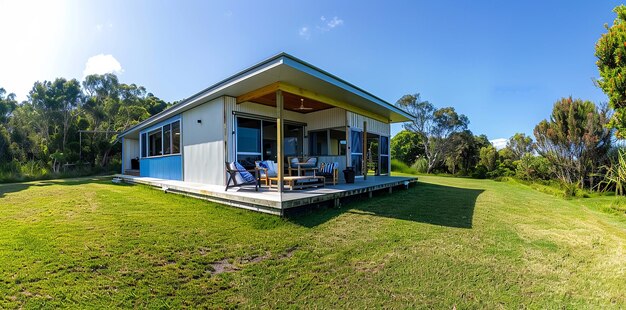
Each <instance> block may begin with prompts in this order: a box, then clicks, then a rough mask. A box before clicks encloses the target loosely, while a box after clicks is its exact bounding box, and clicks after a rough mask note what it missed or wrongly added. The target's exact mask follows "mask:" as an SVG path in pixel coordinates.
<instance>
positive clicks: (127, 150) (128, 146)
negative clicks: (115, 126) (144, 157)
mask: <svg viewBox="0 0 626 310" xmlns="http://www.w3.org/2000/svg"><path fill="white" fill-rule="evenodd" d="M123 139H124V145H123V146H122V150H123V152H122V153H123V155H124V158H123V159H122V161H123V162H124V167H123V170H126V169H130V168H131V166H130V160H131V159H133V158H137V157H139V140H136V139H129V138H126V137H124V138H123Z"/></svg>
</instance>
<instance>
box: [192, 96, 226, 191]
mask: <svg viewBox="0 0 626 310" xmlns="http://www.w3.org/2000/svg"><path fill="white" fill-rule="evenodd" d="M223 115H224V98H217V99H214V100H211V101H209V102H207V103H204V104H201V105H199V106H197V107H195V108H193V109H191V110H188V111H185V112H183V114H182V118H183V122H182V123H183V130H182V132H183V156H184V157H183V164H184V178H185V181H186V182H195V183H203V184H214V185H224V184H225V179H224V178H225V170H224V161H225V159H224V116H223ZM198 121H200V122H198Z"/></svg>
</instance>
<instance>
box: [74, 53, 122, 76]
mask: <svg viewBox="0 0 626 310" xmlns="http://www.w3.org/2000/svg"><path fill="white" fill-rule="evenodd" d="M122 72H124V70H123V69H122V65H121V64H120V62H119V61H117V59H115V57H113V55H110V54H109V55H104V54H100V55H96V56H91V57H89V59H87V63H85V70H83V77H85V76H88V75H91V74H105V73H122Z"/></svg>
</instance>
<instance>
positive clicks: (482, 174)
mask: <svg viewBox="0 0 626 310" xmlns="http://www.w3.org/2000/svg"><path fill="white" fill-rule="evenodd" d="M487 172H488V171H487V167H485V166H484V165H478V166H476V169H474V171H473V172H472V178H474V179H486V178H487Z"/></svg>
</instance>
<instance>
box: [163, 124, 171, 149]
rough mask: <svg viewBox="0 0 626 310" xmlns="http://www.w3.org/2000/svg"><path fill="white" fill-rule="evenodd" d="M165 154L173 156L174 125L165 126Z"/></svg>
mask: <svg viewBox="0 0 626 310" xmlns="http://www.w3.org/2000/svg"><path fill="white" fill-rule="evenodd" d="M163 154H164V155H167V154H172V125H171V124H167V125H165V126H163Z"/></svg>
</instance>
